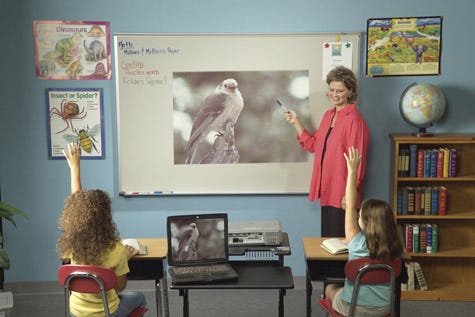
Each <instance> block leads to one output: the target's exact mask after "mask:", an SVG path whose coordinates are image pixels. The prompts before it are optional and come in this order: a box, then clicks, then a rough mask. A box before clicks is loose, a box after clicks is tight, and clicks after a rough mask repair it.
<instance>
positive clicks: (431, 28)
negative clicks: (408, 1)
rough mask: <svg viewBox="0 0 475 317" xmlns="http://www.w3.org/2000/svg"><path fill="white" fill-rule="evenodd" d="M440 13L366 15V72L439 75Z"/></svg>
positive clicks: (373, 74)
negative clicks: (419, 15)
mask: <svg viewBox="0 0 475 317" xmlns="http://www.w3.org/2000/svg"><path fill="white" fill-rule="evenodd" d="M441 42H442V17H441V16H430V17H414V18H378V19H368V23H367V50H366V75H367V76H372V77H377V76H414V75H439V74H440V58H441V49H442V46H441Z"/></svg>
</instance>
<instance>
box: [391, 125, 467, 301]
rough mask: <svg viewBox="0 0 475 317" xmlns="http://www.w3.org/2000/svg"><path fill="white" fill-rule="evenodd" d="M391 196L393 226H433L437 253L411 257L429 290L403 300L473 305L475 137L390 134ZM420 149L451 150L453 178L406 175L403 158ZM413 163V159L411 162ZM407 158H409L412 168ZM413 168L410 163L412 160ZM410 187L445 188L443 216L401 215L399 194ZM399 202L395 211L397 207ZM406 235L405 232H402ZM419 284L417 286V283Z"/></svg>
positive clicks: (408, 293)
mask: <svg viewBox="0 0 475 317" xmlns="http://www.w3.org/2000/svg"><path fill="white" fill-rule="evenodd" d="M390 139H391V172H390V173H391V174H390V186H391V188H390V195H391V201H390V202H391V203H392V206H393V209H394V214H395V217H396V221H397V223H398V225H400V227H401V228H404V227H405V226H406V225H408V224H419V225H421V224H431V225H434V224H435V225H436V226H437V233H438V235H437V240H438V241H437V243H438V245H437V249H436V250H437V252H433V253H422V252H418V253H409V255H410V256H411V257H412V259H413V260H414V261H417V262H419V263H420V265H421V267H422V271H423V272H424V276H425V278H426V281H427V285H428V288H429V290H426V291H421V290H420V289H417V288H416V290H413V291H402V294H401V299H403V300H434V301H435V300H440V301H475V134H443V135H442V134H441V135H434V136H427V137H417V136H412V135H410V134H390ZM411 145H412V146H415V147H417V148H418V149H424V150H434V149H453V150H455V151H454V152H456V161H455V160H454V175H452V176H447V175H445V176H444V175H439V177H437V176H435V177H434V176H432V177H430V176H428V175H422V176H420V175H419V177H418V176H417V173H416V176H414V175H415V174H414V171H413V173H405V172H404V166H402V165H406V166H405V168H406V170H407V164H408V163H407V160H404V159H401V157H402V156H404V155H406V153H407V151H410V147H411ZM413 159H414V158H413ZM410 161H411V158H409V164H410ZM413 164H415V163H414V160H413ZM407 187H409V188H412V187H423V188H425V187H432V188H433V187H443V188H445V189H446V193H445V194H446V206H445V215H440V214H427V213H426V214H424V213H422V214H421V213H413V214H410V215H409V214H401V212H399V213H398V207H399V210H401V209H400V207H401V206H400V204H401V198H399V201H398V191H400V189H402V188H407ZM398 203H399V206H398ZM403 230H404V229H403ZM416 284H417V283H416Z"/></svg>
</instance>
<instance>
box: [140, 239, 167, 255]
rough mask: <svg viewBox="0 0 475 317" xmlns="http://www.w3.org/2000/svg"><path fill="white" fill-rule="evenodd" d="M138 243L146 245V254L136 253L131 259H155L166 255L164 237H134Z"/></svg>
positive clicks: (165, 240)
mask: <svg viewBox="0 0 475 317" xmlns="http://www.w3.org/2000/svg"><path fill="white" fill-rule="evenodd" d="M136 239H137V240H138V241H140V243H142V244H143V245H145V246H146V247H147V251H148V254H145V255H136V256H134V257H133V259H140V260H148V259H150V260H155V259H157V258H158V259H164V258H166V257H167V249H168V248H167V239H166V238H136Z"/></svg>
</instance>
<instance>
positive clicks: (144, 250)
mask: <svg viewBox="0 0 475 317" xmlns="http://www.w3.org/2000/svg"><path fill="white" fill-rule="evenodd" d="M121 242H122V244H123V245H130V246H131V247H133V248H134V249H137V250H139V253H138V254H140V255H145V254H147V253H148V250H147V247H146V246H145V245H143V244H141V243H140V242H139V241H138V240H137V239H122V241H121Z"/></svg>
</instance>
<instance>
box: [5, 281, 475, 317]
mask: <svg viewBox="0 0 475 317" xmlns="http://www.w3.org/2000/svg"><path fill="white" fill-rule="evenodd" d="M53 285H54V284H53ZM152 287H153V283H147V282H137V281H131V282H129V285H128V289H131V290H140V291H143V292H144V293H145V295H146V297H147V301H148V306H149V309H150V310H149V312H147V314H146V315H145V316H146V317H155V316H156V309H155V297H154V296H155V294H154V291H153V289H152ZM50 288H51V290H48V291H45V290H44V287H43V289H42V290H39V289H38V288H34V289H32V291H31V292H28V291H25V290H24V288H21V289H20V290H18V289H17V290H12V291H13V293H14V307H13V309H11V310H10V311H7V312H5V316H6V317H33V316H34V317H61V316H64V296H63V292H62V290H61V289H60V288H59V287H56V286H54V287H50ZM321 292H322V290H321V285H319V284H314V292H313V294H312V297H313V299H312V317H314V316H325V314H324V312H323V310H322V309H321V308H320V307H319V306H318V304H317V303H316V302H315V299H316V298H317V297H318V296H319V295H320V294H321ZM168 296H169V312H170V317H180V316H183V300H182V298H181V297H180V296H179V295H178V291H175V290H169V291H168ZM278 296H279V294H278V291H276V290H237V291H234V290H233V291H227V290H197V291H190V292H189V301H190V317H223V316H224V317H277V316H278ZM284 302H285V306H284V307H285V316H287V317H300V316H302V317H303V316H305V307H306V306H305V305H306V304H305V284H304V279H303V278H296V281H295V289H292V290H288V291H287V294H286V296H285V297H284ZM474 311H475V302H473V303H459V302H457V303H454V302H420V301H417V302H415V301H413V302H408V301H406V302H402V304H401V316H403V317H406V316H407V317H412V316H414V317H419V316H431V317H438V316H441V317H445V316H447V317H449V316H450V317H452V316H457V317H469V316H473V312H474ZM1 313H2V312H0V317H1V316H2V315H1Z"/></svg>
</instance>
